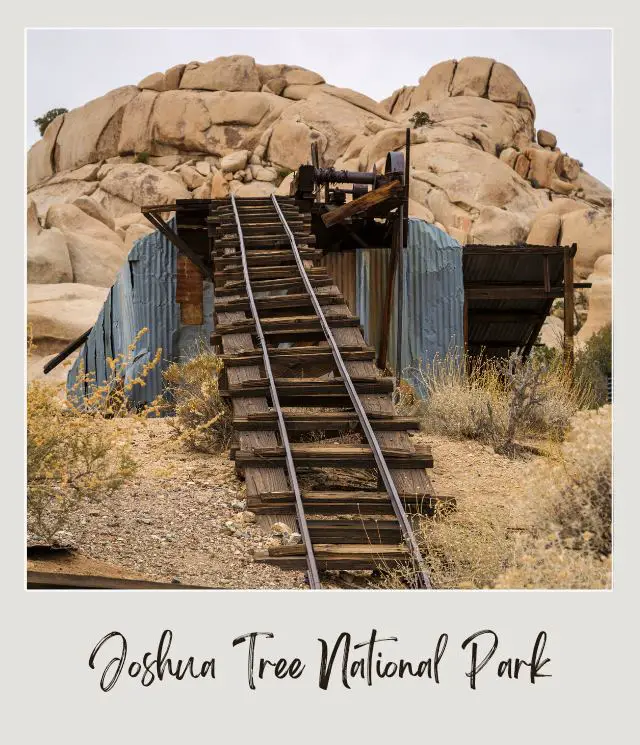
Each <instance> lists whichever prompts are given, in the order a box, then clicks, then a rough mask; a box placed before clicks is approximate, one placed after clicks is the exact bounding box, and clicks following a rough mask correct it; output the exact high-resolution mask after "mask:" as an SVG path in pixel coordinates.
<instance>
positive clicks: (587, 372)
mask: <svg viewBox="0 0 640 745" xmlns="http://www.w3.org/2000/svg"><path fill="white" fill-rule="evenodd" d="M611 367H612V349H611V324H610V323H609V324H608V325H606V326H604V327H603V328H601V329H600V331H598V332H596V333H595V334H593V336H591V337H590V338H589V339H588V340H587V342H586V344H585V346H584V348H583V349H582V350H580V351H579V352H578V353H577V355H576V365H575V375H576V380H578V381H580V383H581V384H582V385H583V386H588V387H589V388H590V389H591V391H592V393H593V400H592V403H591V405H592V406H593V407H597V406H602V405H603V404H606V402H607V377H609V376H611Z"/></svg>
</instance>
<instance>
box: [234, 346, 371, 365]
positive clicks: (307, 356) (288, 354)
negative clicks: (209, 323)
mask: <svg viewBox="0 0 640 745" xmlns="http://www.w3.org/2000/svg"><path fill="white" fill-rule="evenodd" d="M340 354H341V355H342V357H343V359H345V360H372V359H373V358H374V356H375V349H374V348H373V347H365V348H362V349H361V348H359V347H347V346H345V345H343V346H342V347H341V349H340ZM220 358H221V359H222V361H223V363H224V365H225V367H239V366H242V365H261V364H262V353H259V352H255V353H254V352H246V353H243V354H237V355H227V354H224V355H221V357H220ZM269 359H270V360H271V362H272V363H274V362H278V363H289V364H291V365H306V364H313V363H316V362H333V354H332V353H331V350H330V349H329V347H318V346H312V347H286V348H284V349H270V350H269Z"/></svg>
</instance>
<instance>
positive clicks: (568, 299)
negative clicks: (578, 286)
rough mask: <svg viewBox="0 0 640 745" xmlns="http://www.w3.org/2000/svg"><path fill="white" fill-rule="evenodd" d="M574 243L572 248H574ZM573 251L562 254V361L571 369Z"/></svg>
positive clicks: (572, 357) (572, 352) (572, 350)
mask: <svg viewBox="0 0 640 745" xmlns="http://www.w3.org/2000/svg"><path fill="white" fill-rule="evenodd" d="M575 247H576V244H575V243H574V244H573V246H572V249H575ZM574 255H575V250H574V251H573V253H572V252H571V251H569V250H567V251H565V254H564V345H563V347H564V349H563V351H564V363H565V365H567V366H568V367H569V369H570V370H572V371H573V364H574V348H573V334H574V310H575V309H574V297H573V256H574Z"/></svg>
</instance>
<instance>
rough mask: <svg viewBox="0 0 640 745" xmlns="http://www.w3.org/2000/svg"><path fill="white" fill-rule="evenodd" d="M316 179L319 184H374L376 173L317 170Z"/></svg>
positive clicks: (332, 169) (330, 169)
mask: <svg viewBox="0 0 640 745" xmlns="http://www.w3.org/2000/svg"><path fill="white" fill-rule="evenodd" d="M314 178H315V181H316V183H317V184H374V183H375V181H376V173H375V172H362V171H340V170H336V169H335V168H316V169H315V173H314Z"/></svg>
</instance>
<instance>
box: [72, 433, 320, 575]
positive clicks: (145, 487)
mask: <svg viewBox="0 0 640 745" xmlns="http://www.w3.org/2000/svg"><path fill="white" fill-rule="evenodd" d="M122 426H126V428H127V430H129V431H130V436H131V439H132V451H133V453H134V456H135V458H136V460H137V461H138V464H139V467H138V472H137V473H136V475H135V477H134V478H133V479H132V480H131V481H130V482H129V483H128V484H127V485H126V486H124V487H123V488H122V489H120V491H118V492H117V493H116V494H114V495H113V496H111V497H109V499H107V500H104V501H103V502H102V503H100V504H99V505H89V506H87V508H86V509H85V510H83V511H82V512H81V513H78V514H76V515H75V516H74V518H73V520H72V521H71V523H70V525H69V527H68V531H69V532H70V533H71V535H72V538H73V540H75V541H76V542H77V544H78V548H79V551H80V552H81V553H82V554H84V555H86V556H89V557H91V558H93V559H97V560H100V561H104V562H107V563H109V564H112V565H114V564H115V565H117V566H119V567H121V568H122V569H123V570H130V571H133V572H135V573H136V574H142V575H144V577H145V578H146V579H150V580H154V581H160V582H171V581H175V580H176V579H177V580H178V581H180V582H181V583H182V584H197V585H204V586H211V587H219V588H242V589H246V588H261V589H268V588H269V589H294V588H304V587H305V586H306V585H305V583H304V575H303V573H302V572H292V571H282V570H280V569H277V568H275V567H270V566H266V565H263V564H259V563H253V561H252V558H251V551H252V550H253V549H256V548H263V547H265V546H266V544H267V541H269V540H270V539H271V536H269V535H267V534H266V533H265V532H263V531H262V530H261V529H260V528H259V527H258V526H257V525H255V524H245V523H244V522H243V520H242V514H241V512H242V511H241V509H240V508H239V505H238V503H241V502H242V500H243V498H244V494H243V491H244V485H243V483H242V482H241V481H239V480H238V479H237V478H236V476H235V471H234V465H233V463H232V462H231V461H229V460H228V459H226V458H224V457H220V456H213V455H207V454H204V453H194V452H191V451H187V450H186V449H184V447H183V446H182V445H180V444H179V443H177V442H176V439H175V436H174V435H173V433H172V430H171V427H170V425H169V424H168V422H167V420H165V419H155V420H148V421H146V422H143V421H136V420H126V425H125V424H123V425H122ZM234 503H235V505H234ZM230 522H232V523H233V524H234V528H233V529H234V530H235V531H236V532H235V533H234V534H230V532H229V528H228V527H227V526H226V525H225V523H230Z"/></svg>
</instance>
